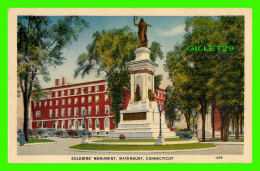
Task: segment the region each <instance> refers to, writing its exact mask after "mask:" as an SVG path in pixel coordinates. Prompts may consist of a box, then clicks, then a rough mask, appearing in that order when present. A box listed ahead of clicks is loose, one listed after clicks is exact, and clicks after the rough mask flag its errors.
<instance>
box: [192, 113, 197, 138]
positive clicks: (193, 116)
mask: <svg viewBox="0 0 260 171" xmlns="http://www.w3.org/2000/svg"><path fill="white" fill-rule="evenodd" d="M191 114H192V118H193V122H192V123H193V137H192V139H196V137H195V121H194V120H195V117H196V115H197V112H196V110H195V109H193V110H192V113H191Z"/></svg>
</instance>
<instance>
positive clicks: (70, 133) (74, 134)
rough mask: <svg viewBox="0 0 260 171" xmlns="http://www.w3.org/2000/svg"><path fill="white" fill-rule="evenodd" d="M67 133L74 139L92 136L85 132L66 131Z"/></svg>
mask: <svg viewBox="0 0 260 171" xmlns="http://www.w3.org/2000/svg"><path fill="white" fill-rule="evenodd" d="M67 133H68V134H69V136H70V137H73V138H76V137H82V136H83V135H88V137H91V136H92V134H91V132H90V131H88V130H86V131H84V130H67Z"/></svg>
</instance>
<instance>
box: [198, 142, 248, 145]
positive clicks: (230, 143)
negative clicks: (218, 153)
mask: <svg viewBox="0 0 260 171" xmlns="http://www.w3.org/2000/svg"><path fill="white" fill-rule="evenodd" d="M200 143H206V144H214V145H244V142H200Z"/></svg>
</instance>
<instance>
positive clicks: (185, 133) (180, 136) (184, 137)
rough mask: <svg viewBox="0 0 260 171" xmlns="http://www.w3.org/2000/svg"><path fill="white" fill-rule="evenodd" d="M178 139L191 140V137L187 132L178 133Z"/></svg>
mask: <svg viewBox="0 0 260 171" xmlns="http://www.w3.org/2000/svg"><path fill="white" fill-rule="evenodd" d="M178 136H179V138H183V139H191V138H192V135H191V134H190V133H188V132H180V133H179V134H178Z"/></svg>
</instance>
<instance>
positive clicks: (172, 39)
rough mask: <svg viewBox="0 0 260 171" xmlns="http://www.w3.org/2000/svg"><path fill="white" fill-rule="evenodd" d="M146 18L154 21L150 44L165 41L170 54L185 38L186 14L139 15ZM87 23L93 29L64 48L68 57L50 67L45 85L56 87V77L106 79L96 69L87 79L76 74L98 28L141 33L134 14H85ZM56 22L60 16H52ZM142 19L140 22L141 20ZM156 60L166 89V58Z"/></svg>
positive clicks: (149, 37) (152, 22)
mask: <svg viewBox="0 0 260 171" xmlns="http://www.w3.org/2000/svg"><path fill="white" fill-rule="evenodd" d="M138 17H139V19H140V18H141V17H143V18H144V21H145V22H146V23H148V24H151V25H152V27H148V31H147V35H148V44H149V45H148V46H150V44H151V42H153V41H156V42H159V43H160V44H161V46H162V47H161V49H162V51H163V53H164V57H165V56H166V54H167V52H168V51H171V50H172V49H173V47H174V46H175V44H176V43H181V42H182V41H183V35H184V26H185V18H186V17H182V16H138ZM83 18H84V19H85V20H86V21H87V22H89V28H88V29H86V30H84V31H83V32H82V33H80V35H79V39H78V41H76V42H75V41H74V42H72V44H71V45H70V47H68V48H65V49H63V57H65V58H66V61H64V64H63V65H61V66H58V67H56V68H49V71H50V77H51V81H49V82H48V83H46V82H44V81H41V85H42V87H43V88H47V87H53V86H54V80H55V79H56V78H59V79H61V78H62V77H66V81H67V82H69V83H72V84H74V83H81V82H89V81H95V80H101V79H104V75H103V76H102V75H101V76H100V77H97V76H96V73H95V72H93V73H91V74H90V75H88V76H86V77H85V78H83V79H82V78H81V77H78V78H76V79H74V77H73V74H74V70H75V68H76V67H77V66H76V60H77V57H78V56H79V55H80V54H81V53H84V52H85V53H86V52H87V50H86V46H87V45H88V44H90V43H91V42H92V41H93V38H92V35H93V33H94V32H96V31H101V30H109V29H112V28H122V27H125V26H129V27H130V28H131V29H132V30H133V31H135V32H137V27H135V26H134V25H133V16H84V17H83ZM51 19H53V22H55V21H56V19H57V17H51ZM139 19H138V22H139ZM156 63H158V64H159V67H157V68H156V72H155V74H162V75H163V81H162V82H161V86H160V87H161V88H166V87H167V86H168V85H169V84H171V83H170V80H169V79H168V74H167V73H166V72H165V71H164V67H163V64H164V63H165V58H164V59H163V60H157V61H156Z"/></svg>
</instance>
